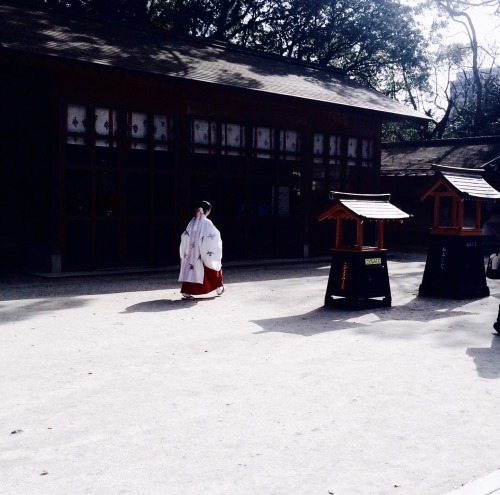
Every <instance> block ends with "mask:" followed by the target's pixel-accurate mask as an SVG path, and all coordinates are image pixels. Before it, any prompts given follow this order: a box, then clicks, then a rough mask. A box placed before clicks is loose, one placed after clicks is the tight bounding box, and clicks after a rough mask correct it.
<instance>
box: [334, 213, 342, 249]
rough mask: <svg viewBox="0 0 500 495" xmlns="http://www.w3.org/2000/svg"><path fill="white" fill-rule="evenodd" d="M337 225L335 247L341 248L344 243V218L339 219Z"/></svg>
mask: <svg viewBox="0 0 500 495" xmlns="http://www.w3.org/2000/svg"><path fill="white" fill-rule="evenodd" d="M336 221H337V225H336V227H335V230H336V232H335V247H336V248H339V247H340V245H341V242H342V218H340V217H337V220H336Z"/></svg>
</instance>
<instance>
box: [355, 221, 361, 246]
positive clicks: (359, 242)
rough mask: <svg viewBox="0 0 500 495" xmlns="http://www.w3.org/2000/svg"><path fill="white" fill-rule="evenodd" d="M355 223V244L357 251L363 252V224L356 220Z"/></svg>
mask: <svg viewBox="0 0 500 495" xmlns="http://www.w3.org/2000/svg"><path fill="white" fill-rule="evenodd" d="M356 222H357V234H356V242H357V243H358V250H359V251H362V250H363V222H362V221H361V220H356Z"/></svg>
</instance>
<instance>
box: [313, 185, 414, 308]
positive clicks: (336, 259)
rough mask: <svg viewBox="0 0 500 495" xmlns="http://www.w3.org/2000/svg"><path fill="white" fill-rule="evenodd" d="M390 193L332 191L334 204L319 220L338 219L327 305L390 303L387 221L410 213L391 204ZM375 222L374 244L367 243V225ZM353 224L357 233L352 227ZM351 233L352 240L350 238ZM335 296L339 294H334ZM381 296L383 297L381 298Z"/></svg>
mask: <svg viewBox="0 0 500 495" xmlns="http://www.w3.org/2000/svg"><path fill="white" fill-rule="evenodd" d="M390 197H391V196H390V194H350V193H342V192H336V191H331V192H330V199H331V200H332V201H333V204H332V205H331V206H330V207H329V208H328V209H327V210H326V211H324V212H323V213H322V214H321V215H319V217H318V220H319V221H320V222H321V221H323V220H327V219H330V220H336V236H335V245H334V247H333V248H332V264H331V268H330V276H329V278H328V286H327V289H326V295H325V306H331V305H335V304H344V305H347V306H351V307H353V308H355V309H359V308H361V307H364V306H368V305H369V306H373V305H378V306H391V301H392V298H391V289H390V285H389V275H388V271H387V251H386V249H385V248H384V221H386V220H392V221H394V220H398V221H402V220H404V219H406V218H409V215H408V214H407V213H405V212H404V211H402V210H400V209H399V208H397V207H395V206H394V205H392V204H391V203H390V202H389V200H390ZM367 223H371V225H374V224H375V225H376V227H377V228H376V230H375V232H374V233H372V235H373V234H374V238H376V245H375V246H368V245H364V243H363V242H364V239H365V238H366V237H367V236H366V234H367V232H366V225H367ZM347 224H351V225H350V227H352V226H354V227H355V228H354V232H352V230H353V229H352V228H351V229H350V230H351V232H349V228H348V227H349V225H347ZM349 233H351V234H354V235H351V236H350V237H351V239H350V240H349V239H347V238H348V237H349V236H348V234H349ZM335 296H336V297H335ZM380 298H381V299H380Z"/></svg>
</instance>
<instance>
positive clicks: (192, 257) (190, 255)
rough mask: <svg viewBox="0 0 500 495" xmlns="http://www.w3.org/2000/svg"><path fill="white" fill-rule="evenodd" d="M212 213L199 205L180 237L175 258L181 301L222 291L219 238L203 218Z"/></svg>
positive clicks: (217, 232) (215, 230)
mask: <svg viewBox="0 0 500 495" xmlns="http://www.w3.org/2000/svg"><path fill="white" fill-rule="evenodd" d="M211 211H212V205H211V204H210V203H209V202H208V201H201V203H200V204H199V205H198V207H197V208H196V209H195V212H194V217H193V218H192V219H191V221H190V222H189V223H188V225H187V227H186V230H184V232H183V234H182V235H181V244H180V247H179V254H180V258H181V268H180V273H179V282H182V286H181V294H182V298H183V299H193V298H194V296H199V295H202V294H208V293H210V292H212V291H216V292H217V294H218V295H219V296H220V295H222V294H223V292H224V291H225V287H224V283H223V280H222V238H221V234H220V232H219V230H218V229H217V228H216V227H215V225H214V224H213V223H212V221H211V220H209V219H208V218H207V217H208V215H210V212H211Z"/></svg>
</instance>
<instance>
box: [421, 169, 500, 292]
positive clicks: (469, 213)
mask: <svg viewBox="0 0 500 495" xmlns="http://www.w3.org/2000/svg"><path fill="white" fill-rule="evenodd" d="M433 169H434V170H435V172H436V180H435V182H434V184H433V185H432V186H431V187H430V188H429V189H428V190H427V191H426V192H425V193H424V194H423V195H422V197H421V200H422V201H424V200H425V199H427V198H433V199H434V221H433V225H432V227H431V229H430V245H429V251H428V253H427V261H426V265H425V270H424V276H423V280H422V283H421V285H420V289H419V295H421V296H431V297H448V298H452V299H466V298H479V297H487V296H489V293H490V291H489V288H488V286H487V285H486V275H485V266H484V253H483V247H482V235H483V232H482V228H481V209H482V208H481V207H482V202H483V201H495V200H497V199H499V198H500V193H499V192H498V191H497V190H496V189H494V188H493V187H491V186H490V185H489V184H488V183H487V182H486V181H485V180H484V179H483V177H482V174H483V170H482V169H467V168H458V167H449V166H442V165H433Z"/></svg>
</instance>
